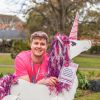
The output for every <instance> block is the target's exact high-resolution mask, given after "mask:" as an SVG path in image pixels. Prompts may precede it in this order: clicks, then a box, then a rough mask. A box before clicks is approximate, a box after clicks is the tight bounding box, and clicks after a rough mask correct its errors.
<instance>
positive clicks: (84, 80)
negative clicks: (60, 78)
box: [77, 70, 89, 89]
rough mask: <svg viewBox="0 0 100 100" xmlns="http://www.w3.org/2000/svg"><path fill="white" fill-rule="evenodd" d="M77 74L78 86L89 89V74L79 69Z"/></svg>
mask: <svg viewBox="0 0 100 100" xmlns="http://www.w3.org/2000/svg"><path fill="white" fill-rule="evenodd" d="M77 76H78V82H79V85H78V88H80V89H88V87H89V81H88V79H87V76H86V75H85V74H83V73H81V72H80V71H79V70H78V71H77Z"/></svg>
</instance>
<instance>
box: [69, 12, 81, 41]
mask: <svg viewBox="0 0 100 100" xmlns="http://www.w3.org/2000/svg"><path fill="white" fill-rule="evenodd" d="M78 17H79V14H78V12H77V13H76V17H75V20H74V23H73V26H72V29H71V32H70V35H69V38H70V39H72V40H77V33H78Z"/></svg>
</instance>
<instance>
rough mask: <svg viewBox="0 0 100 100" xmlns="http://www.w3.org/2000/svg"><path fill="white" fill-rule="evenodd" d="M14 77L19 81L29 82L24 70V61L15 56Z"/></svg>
mask: <svg viewBox="0 0 100 100" xmlns="http://www.w3.org/2000/svg"><path fill="white" fill-rule="evenodd" d="M15 75H16V76H17V77H18V78H19V79H23V80H26V81H30V78H29V75H28V72H27V69H26V64H25V61H24V60H23V59H22V57H20V56H17V57H16V58H15Z"/></svg>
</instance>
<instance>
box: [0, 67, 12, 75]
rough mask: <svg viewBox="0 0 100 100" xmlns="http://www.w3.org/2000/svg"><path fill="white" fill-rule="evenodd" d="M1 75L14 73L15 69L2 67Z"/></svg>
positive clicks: (0, 69) (0, 68)
mask: <svg viewBox="0 0 100 100" xmlns="http://www.w3.org/2000/svg"><path fill="white" fill-rule="evenodd" d="M0 73H3V74H7V73H14V67H5V66H0Z"/></svg>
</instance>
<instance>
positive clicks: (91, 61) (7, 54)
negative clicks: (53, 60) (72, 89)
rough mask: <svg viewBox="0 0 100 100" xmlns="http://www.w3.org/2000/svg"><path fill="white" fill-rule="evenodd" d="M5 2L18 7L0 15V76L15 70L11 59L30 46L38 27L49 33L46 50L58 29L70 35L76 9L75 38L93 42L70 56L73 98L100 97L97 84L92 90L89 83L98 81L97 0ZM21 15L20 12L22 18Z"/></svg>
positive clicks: (99, 13) (91, 99)
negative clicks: (74, 77) (74, 85)
mask: <svg viewBox="0 0 100 100" xmlns="http://www.w3.org/2000/svg"><path fill="white" fill-rule="evenodd" d="M1 1H5V0H1ZM21 1H23V2H21ZM26 1H27V2H26ZM6 3H9V4H10V5H9V6H8V7H9V9H11V6H12V5H13V6H15V5H19V6H18V7H19V8H20V9H18V10H17V11H13V10H12V9H11V10H9V12H10V13H13V15H12V14H10V13H9V14H8V13H5V14H3V13H1V14H0V76H1V77H2V76H3V75H5V74H8V73H14V58H15V57H16V55H17V54H18V53H19V52H20V51H22V50H28V49H30V46H29V45H30V43H29V37H30V35H31V33H32V32H34V31H39V30H41V31H44V32H46V33H47V34H48V35H49V45H48V50H49V48H50V43H51V41H52V39H53V36H54V35H55V34H56V33H57V32H60V33H61V34H62V33H64V34H66V35H69V33H70V30H71V27H72V24H73V21H74V18H75V15H76V12H79V28H78V39H79V40H84V39H88V40H91V41H92V43H93V45H92V47H91V49H90V50H88V51H87V52H84V53H82V54H80V55H79V56H78V57H75V58H74V59H73V60H74V62H76V63H78V64H79V69H78V72H77V75H78V78H79V87H78V89H77V93H76V98H75V100H99V98H100V89H99V88H100V85H99V88H98V89H94V90H93V88H92V87H91V88H89V86H90V84H89V82H90V81H91V80H93V82H95V81H98V82H99V84H100V81H99V79H100V60H99V59H100V25H99V23H100V7H99V5H100V0H88V1H87V0H44V2H43V0H13V1H12V0H8V1H7V2H6ZM15 7H17V6H15ZM16 9H17V8H16ZM20 14H22V15H23V18H21V19H20ZM22 19H24V20H22ZM95 85H97V84H95ZM95 87H96V86H95ZM98 90H99V91H98Z"/></svg>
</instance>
